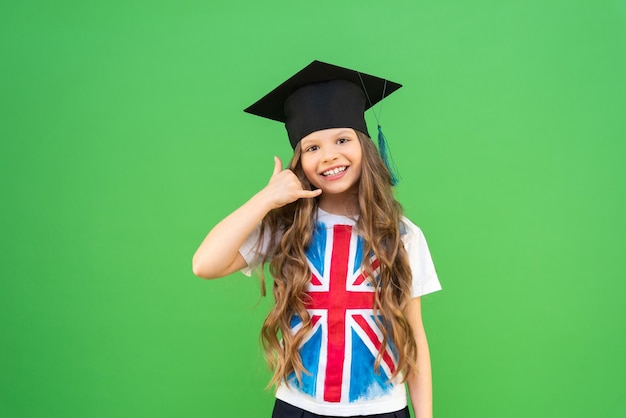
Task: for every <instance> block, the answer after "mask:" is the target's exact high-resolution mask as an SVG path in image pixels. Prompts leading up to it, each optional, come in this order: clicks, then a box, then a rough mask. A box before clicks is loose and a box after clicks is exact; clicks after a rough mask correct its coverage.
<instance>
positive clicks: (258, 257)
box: [239, 224, 270, 277]
mask: <svg viewBox="0 0 626 418" xmlns="http://www.w3.org/2000/svg"><path fill="white" fill-rule="evenodd" d="M260 234H261V225H260V224H259V225H257V227H256V228H254V230H253V231H252V233H251V234H250V235H248V238H246V240H245V241H244V242H243V244H242V245H241V247H240V248H239V254H241V256H242V257H243V259H244V260H246V264H247V265H246V267H244V268H242V269H241V272H242V273H243V274H245V275H246V276H248V277H249V276H251V275H252V272H253V271H254V270H255V269H256V268H257V267H259V264H261V262H262V261H263V257H264V256H265V254H266V253H267V249H268V247H269V241H270V233H269V232H268V231H265V233H264V237H263V243H262V244H261V245H260V246H259V245H258V241H259V235H260Z"/></svg>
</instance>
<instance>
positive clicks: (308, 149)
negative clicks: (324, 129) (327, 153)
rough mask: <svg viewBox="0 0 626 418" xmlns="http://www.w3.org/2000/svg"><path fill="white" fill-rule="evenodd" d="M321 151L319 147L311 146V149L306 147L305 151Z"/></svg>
mask: <svg viewBox="0 0 626 418" xmlns="http://www.w3.org/2000/svg"><path fill="white" fill-rule="evenodd" d="M318 149H319V147H318V146H317V145H311V146H309V147H306V148H305V149H304V152H311V151H317V150H318Z"/></svg>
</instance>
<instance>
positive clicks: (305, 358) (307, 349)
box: [290, 327, 322, 396]
mask: <svg viewBox="0 0 626 418" xmlns="http://www.w3.org/2000/svg"><path fill="white" fill-rule="evenodd" d="M321 349H322V328H321V327H319V328H318V329H317V331H315V333H314V334H313V335H312V336H311V338H310V339H309V340H308V341H307V342H306V343H305V344H304V345H303V346H302V349H301V350H300V355H301V357H302V365H303V366H304V369H305V370H307V371H308V372H309V374H307V373H302V385H299V384H298V380H297V379H296V376H295V374H292V376H290V383H291V384H293V385H295V386H296V387H299V388H300V390H301V391H302V392H304V393H307V394H309V395H311V396H315V389H316V385H317V373H318V370H319V358H320V350H321Z"/></svg>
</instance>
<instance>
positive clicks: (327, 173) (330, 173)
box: [322, 166, 346, 176]
mask: <svg viewBox="0 0 626 418" xmlns="http://www.w3.org/2000/svg"><path fill="white" fill-rule="evenodd" d="M342 171H346V167H345V166H344V167H337V168H334V169H332V170H328V171H324V172H323V173H322V175H323V176H334V175H335V174H339V173H341V172H342Z"/></svg>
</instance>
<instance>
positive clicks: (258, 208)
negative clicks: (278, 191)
mask: <svg viewBox="0 0 626 418" xmlns="http://www.w3.org/2000/svg"><path fill="white" fill-rule="evenodd" d="M271 209H272V204H271V201H270V200H269V199H268V198H267V196H266V193H263V191H261V192H259V193H257V194H256V195H254V196H253V197H252V198H251V199H250V200H248V201H247V202H246V203H244V204H243V205H242V206H241V207H240V208H239V209H237V210H235V211H234V212H233V213H231V214H230V215H228V216H227V217H226V218H224V219H223V220H222V221H221V222H219V223H218V224H217V225H215V227H213V229H212V230H211V231H210V232H209V234H208V235H207V236H206V238H205V239H204V241H203V242H202V244H201V245H200V247H199V248H198V250H197V251H196V253H195V254H194V256H193V261H192V264H193V272H194V274H195V275H196V276H199V277H203V278H205V279H213V278H218V277H223V276H226V275H228V274H230V273H233V272H234V271H237V270H239V269H241V268H243V267H244V266H245V262H243V259H242V258H241V256H240V255H239V248H240V247H241V245H242V244H243V242H244V241H245V240H246V238H247V237H248V236H249V235H250V234H251V233H252V231H253V230H254V228H256V226H257V225H258V224H259V222H261V220H262V219H263V218H264V217H265V215H267V213H268V212H269V211H270V210H271Z"/></svg>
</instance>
